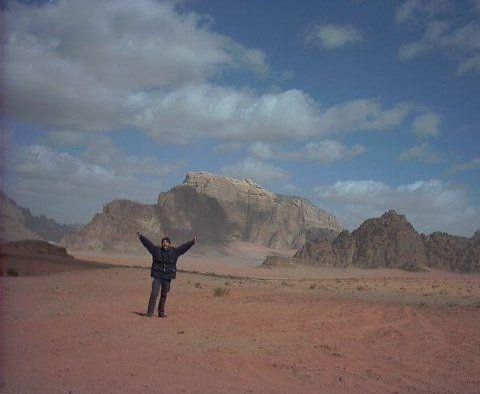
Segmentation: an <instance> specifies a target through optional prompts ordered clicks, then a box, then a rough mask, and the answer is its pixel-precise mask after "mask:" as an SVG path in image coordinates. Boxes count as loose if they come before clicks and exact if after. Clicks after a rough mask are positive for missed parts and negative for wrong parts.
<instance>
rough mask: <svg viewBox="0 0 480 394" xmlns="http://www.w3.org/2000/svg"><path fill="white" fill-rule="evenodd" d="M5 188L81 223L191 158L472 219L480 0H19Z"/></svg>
mask: <svg viewBox="0 0 480 394" xmlns="http://www.w3.org/2000/svg"><path fill="white" fill-rule="evenodd" d="M3 16H4V18H5V20H6V21H7V42H6V45H5V61H4V70H5V72H4V77H3V84H4V87H5V92H6V94H5V95H6V100H5V108H4V114H3V119H4V129H3V134H4V138H3V140H4V143H5V144H6V147H7V149H6V151H7V153H6V163H5V189H6V191H7V193H8V194H9V195H11V196H12V197H13V198H14V199H15V200H16V201H17V202H18V203H19V204H21V205H24V206H27V207H29V208H30V209H31V210H32V211H33V212H34V213H35V214H45V215H47V216H50V217H53V218H55V219H56V220H57V221H59V222H62V223H65V222H67V223H68V222H70V223H71V222H77V223H86V222H88V221H89V220H90V219H91V217H92V216H93V215H94V214H95V212H99V211H100V210H101V208H102V205H103V204H105V203H107V202H109V201H111V200H113V199H116V198H129V199H133V200H136V201H141V202H147V203H153V202H155V201H156V198H157V196H158V193H159V192H161V191H166V190H168V189H169V188H170V187H172V186H174V185H175V184H177V183H180V182H182V181H183V179H184V176H185V174H186V173H187V172H188V171H208V172H211V173H215V174H223V175H227V176H232V177H236V178H250V179H253V180H254V181H256V182H258V183H260V184H262V185H264V186H265V187H266V188H268V189H270V190H272V191H274V192H277V193H281V194H293V195H300V196H304V197H307V198H309V199H311V200H312V201H313V202H314V203H315V204H317V205H318V206H319V207H321V208H324V209H326V210H328V211H330V212H332V213H334V214H335V215H337V217H338V218H339V219H340V221H341V222H342V223H344V225H345V226H346V227H347V228H349V229H354V228H355V227H356V226H358V225H359V224H360V223H361V222H362V221H363V220H365V219H367V218H369V217H373V216H378V215H381V214H382V213H383V212H384V211H385V210H387V209H396V210H397V211H398V212H400V213H403V214H405V215H407V218H408V219H409V220H410V221H411V222H412V223H413V225H414V226H415V228H416V229H417V230H419V231H421V232H426V233H430V232H432V231H447V232H451V233H454V234H459V235H467V236H471V235H472V234H473V232H474V231H475V230H476V229H478V228H480V204H479V201H480V189H479V186H478V176H479V172H480V149H479V148H480V144H479V131H480V111H479V110H478V108H480V94H479V92H480V1H478V0H465V1H447V0H435V1H433V0H404V1H396V2H386V1H371V0H343V1H342V0H338V1H301V2H292V1H286V0H285V1H281V0H280V1H278V0H276V1H266V0H265V1H258V0H257V1H253V0H252V1H249V0H244V1H201V0H197V1H182V2H173V1H163V2H158V1H153V0H136V1H133V0H118V1H93V0H86V1H82V2H78V1H73V0H65V1H57V2H48V3H45V2H41V1H40V2H38V1H37V2H34V3H32V2H9V3H8V5H7V7H6V8H5V9H4V10H3Z"/></svg>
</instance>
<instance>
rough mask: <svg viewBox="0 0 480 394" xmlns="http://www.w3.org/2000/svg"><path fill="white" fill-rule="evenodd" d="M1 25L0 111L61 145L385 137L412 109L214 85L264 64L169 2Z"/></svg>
mask: <svg viewBox="0 0 480 394" xmlns="http://www.w3.org/2000/svg"><path fill="white" fill-rule="evenodd" d="M6 15H7V20H8V22H9V26H10V28H9V29H8V37H7V42H6V46H5V54H6V61H5V63H4V66H5V91H6V95H7V97H8V100H6V111H7V113H8V115H9V116H10V117H12V118H13V119H15V120H26V121H29V122H32V123H34V124H39V125H41V126H43V127H44V128H46V129H47V130H48V131H51V135H50V138H51V139H52V141H55V142H57V143H58V144H61V145H68V144H70V145H72V144H76V143H77V144H79V143H83V141H82V140H83V139H82V138H81V137H80V134H79V133H84V132H86V131H106V130H107V131H109V130H117V129H124V128H136V129H140V130H141V131H144V132H146V133H148V134H149V135H150V136H152V137H153V138H156V139H158V140H160V141H164V140H165V138H167V139H168V141H169V142H171V143H190V142H192V141H195V140H198V139H203V138H205V137H206V138H211V139H214V140H216V142H217V143H219V144H220V145H222V146H227V145H229V144H235V143H252V142H254V141H262V142H272V141H278V140H289V141H291V140H295V141H300V142H301V141H305V140H306V139H310V138H324V137H325V136H327V135H330V134H332V133H337V132H349V131H362V130H387V129H391V128H393V127H397V126H399V125H400V124H401V123H402V122H403V120H404V118H405V117H406V116H407V115H408V114H409V112H410V111H411V108H410V107H409V106H408V105H405V104H399V105H395V106H393V107H391V108H385V107H384V106H383V105H382V104H381V103H380V102H379V101H378V100H375V99H359V100H352V101H348V102H345V103H341V104H339V105H335V106H332V107H330V108H323V107H322V106H321V105H320V104H319V103H318V102H316V101H315V100H314V99H312V98H311V97H310V96H309V95H308V94H306V93H305V92H302V91H300V90H295V89H292V90H287V91H277V92H271V93H264V94H262V93H258V92H255V91H252V90H249V89H238V88H233V87H223V86H218V85H217V84H215V82H214V81H215V77H216V76H217V75H222V74H223V73H224V71H225V70H234V69H237V68H246V69H248V70H251V71H253V72H256V73H260V74H261V73H265V71H266V70H267V69H268V66H267V62H266V58H265V54H264V53H263V52H262V51H260V50H258V49H254V48H253V49H252V48H246V47H244V46H242V45H241V44H239V43H237V42H235V41H233V40H232V39H230V38H228V37H226V36H223V35H220V34H217V33H215V32H213V31H211V29H210V26H211V24H212V23H211V21H210V20H209V19H208V18H207V17H203V16H200V15H198V14H196V13H194V12H180V11H179V8H175V5H173V4H172V2H157V1H153V0H138V1H133V0H115V1H109V2H96V1H93V0H85V1H82V2H78V1H73V0H64V1H59V2H48V3H46V4H43V5H42V6H26V5H21V4H18V3H12V4H11V6H10V7H9V10H8V11H7V13H6ZM339 31H345V32H347V33H348V32H350V33H352V31H353V32H355V30H354V29H353V30H352V29H348V28H346V30H342V29H340V30H339ZM347 33H345V34H346V36H345V37H347V36H348V37H350V36H351V37H355V34H350V36H349V35H348V34H347ZM357 36H358V34H357ZM357 38H358V37H357ZM345 39H346V38H344V40H345ZM340 41H341V39H340ZM340 41H338V42H340ZM347 41H348V40H347ZM287 76H288V75H287Z"/></svg>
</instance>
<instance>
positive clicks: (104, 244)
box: [64, 172, 342, 252]
mask: <svg viewBox="0 0 480 394" xmlns="http://www.w3.org/2000/svg"><path fill="white" fill-rule="evenodd" d="M135 229H139V230H140V231H141V232H143V233H145V234H146V235H147V236H149V237H151V238H152V239H153V240H159V239H160V238H161V237H163V236H164V235H168V236H169V237H170V238H172V240H173V241H174V242H183V241H185V240H187V239H190V238H191V237H192V236H193V235H194V234H198V236H199V237H200V239H201V240H202V243H205V244H225V243H228V242H231V241H235V240H239V241H246V242H253V243H257V244H262V245H266V246H269V247H272V248H298V247H300V246H301V245H303V244H304V243H305V241H306V240H308V239H311V238H310V237H316V236H318V234H321V233H322V232H327V233H328V232H331V231H333V232H335V233H338V232H339V231H341V230H342V227H341V225H340V224H339V223H338V222H337V220H336V219H335V217H334V216H332V215H330V214H328V213H327V212H325V211H323V210H322V209H319V208H318V207H316V206H315V205H313V204H312V203H311V202H310V201H308V200H306V199H303V198H299V197H289V196H283V195H277V194H274V193H272V192H270V191H268V190H266V189H264V188H263V187H262V186H260V185H258V184H256V183H254V182H252V181H250V180H238V179H234V178H229V177H225V176H217V175H212V174H209V173H204V172H191V173H188V174H187V176H186V178H185V181H184V182H183V183H182V184H179V185H176V186H175V187H173V188H172V189H171V190H169V191H168V192H162V193H160V195H159V196H158V200H157V203H156V204H153V205H146V204H139V203H135V202H132V201H125V200H118V201H113V202H111V203H110V204H107V205H106V206H105V207H104V209H103V212H102V213H99V214H97V215H95V217H94V218H93V220H92V221H91V222H90V223H89V224H88V225H86V226H85V227H84V228H83V229H82V230H81V231H80V232H78V233H77V234H72V235H71V236H68V237H66V238H65V239H64V244H65V245H66V246H67V248H69V249H72V250H75V249H91V250H97V251H117V252H132V251H134V250H138V249H139V248H141V246H140V245H139V242H138V240H137V239H136V236H135Z"/></svg>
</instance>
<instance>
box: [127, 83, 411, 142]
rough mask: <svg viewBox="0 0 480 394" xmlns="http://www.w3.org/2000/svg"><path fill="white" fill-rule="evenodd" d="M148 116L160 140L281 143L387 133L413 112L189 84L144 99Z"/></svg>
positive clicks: (146, 125) (367, 102)
mask: <svg viewBox="0 0 480 394" xmlns="http://www.w3.org/2000/svg"><path fill="white" fill-rule="evenodd" d="M138 101H139V102H140V103H141V104H140V106H141V107H142V108H144V110H143V112H141V114H140V115H138V116H137V117H136V119H135V123H136V124H138V125H140V126H141V128H142V129H144V130H147V132H148V133H149V134H150V135H151V136H152V137H154V138H157V139H159V140H162V139H164V138H168V140H169V141H172V142H177V143H178V142H182V143H187V142H190V141H192V140H195V139H197V138H200V137H202V138H205V137H210V138H215V139H220V140H224V141H229V142H232V141H237V142H238V141H241V142H253V141H262V142H278V141H279V140H299V141H301V140H305V139H307V138H310V137H317V138H318V137H324V136H326V135H328V134H332V133H340V132H351V131H364V130H387V129H391V128H394V127H396V126H399V125H400V124H401V123H402V122H403V120H404V119H405V117H406V116H407V115H408V114H409V112H410V111H411V110H412V107H411V106H409V105H406V104H398V105H396V106H394V107H392V108H383V107H382V105H381V104H380V103H379V102H378V101H377V100H373V99H359V100H352V101H348V102H346V103H343V104H340V105H337V106H333V107H330V108H326V109H324V110H322V108H321V107H320V105H319V104H318V103H317V102H315V101H314V100H313V99H312V98H311V97H310V96H308V95H307V94H305V93H304V92H302V91H299V90H295V89H292V90H287V91H285V92H281V93H266V94H263V95H259V94H256V93H255V92H253V91H250V90H237V89H233V88H226V87H220V86H215V85H212V84H202V85H189V86H185V87H182V88H180V89H177V90H175V91H171V92H167V93H165V94H159V93H153V94H144V95H142V96H139V97H138Z"/></svg>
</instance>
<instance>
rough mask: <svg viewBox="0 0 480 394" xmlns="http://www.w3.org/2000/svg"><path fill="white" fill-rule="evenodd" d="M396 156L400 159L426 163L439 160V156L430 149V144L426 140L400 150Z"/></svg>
mask: <svg viewBox="0 0 480 394" xmlns="http://www.w3.org/2000/svg"><path fill="white" fill-rule="evenodd" d="M398 158H399V160H402V161H420V162H423V163H428V164H433V163H438V162H440V161H441V158H440V156H439V155H438V154H437V153H435V152H432V151H431V150H430V145H429V144H428V143H427V142H424V143H423V144H420V145H415V146H412V147H411V148H408V149H404V150H402V152H401V153H400V155H399V156H398Z"/></svg>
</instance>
